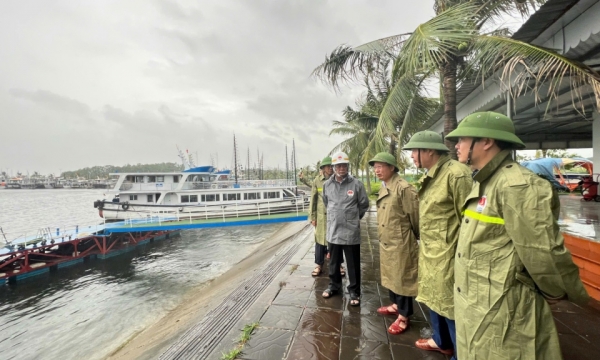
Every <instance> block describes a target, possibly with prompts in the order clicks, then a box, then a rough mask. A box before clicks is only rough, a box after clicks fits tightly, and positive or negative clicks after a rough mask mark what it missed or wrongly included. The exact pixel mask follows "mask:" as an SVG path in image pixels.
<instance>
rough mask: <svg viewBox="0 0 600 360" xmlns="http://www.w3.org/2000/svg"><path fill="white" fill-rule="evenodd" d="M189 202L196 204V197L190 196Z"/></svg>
mask: <svg viewBox="0 0 600 360" xmlns="http://www.w3.org/2000/svg"><path fill="white" fill-rule="evenodd" d="M190 202H198V195H190Z"/></svg>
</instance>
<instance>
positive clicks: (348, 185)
mask: <svg viewBox="0 0 600 360" xmlns="http://www.w3.org/2000/svg"><path fill="white" fill-rule="evenodd" d="M323 202H324V203H325V206H326V207H327V241H328V242H330V243H332V244H336V245H358V244H360V219H362V217H363V216H364V215H365V213H366V212H367V210H368V209H369V198H368V197H367V192H366V190H365V187H364V186H363V184H362V183H361V182H360V181H358V180H356V179H355V178H354V177H352V175H347V176H346V177H345V178H344V180H342V182H341V183H339V182H337V181H336V180H335V175H333V176H331V177H330V178H329V180H327V181H325V184H324V185H323Z"/></svg>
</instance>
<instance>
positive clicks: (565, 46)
mask: <svg viewBox="0 0 600 360" xmlns="http://www.w3.org/2000/svg"><path fill="white" fill-rule="evenodd" d="M598 19H600V0H549V1H548V2H547V3H546V4H544V5H543V6H542V7H541V8H540V9H539V10H538V11H537V12H536V13H535V14H533V15H532V16H531V18H530V19H529V20H528V21H527V22H526V23H525V24H524V25H523V26H522V27H521V29H519V31H517V32H516V33H515V34H514V36H513V38H517V39H519V40H522V41H528V42H532V43H534V44H536V45H541V46H544V47H548V48H553V49H557V50H558V51H560V52H561V53H563V54H565V55H566V56H568V57H570V58H573V59H576V60H578V61H581V62H584V63H585V64H587V65H588V66H590V67H592V68H593V69H595V70H599V69H600V21H599V20H598ZM547 90H548V87H547V86H546V87H545V88H544V87H542V88H541V89H540V91H539V92H538V93H537V95H535V96H534V95H533V94H527V95H525V96H521V97H519V98H517V99H516V100H515V101H514V104H511V106H512V109H513V111H512V112H511V113H512V116H511V117H512V119H513V121H514V122H515V128H516V131H517V135H518V136H519V137H520V138H521V139H522V140H523V142H525V144H526V145H527V148H529V149H550V148H588V147H592V118H593V113H594V112H595V111H597V110H596V106H595V104H596V103H595V98H594V94H593V92H592V90H591V88H590V87H589V86H583V87H580V88H578V89H577V92H578V93H580V94H583V95H582V96H580V97H578V96H575V94H573V93H572V91H571V88H570V84H569V83H568V81H563V83H562V84H560V85H559V86H558V96H557V97H555V98H552V99H550V98H549V97H548V96H547V94H548V91H547ZM508 103H512V100H511V99H508V96H507V94H506V93H505V92H503V91H502V87H501V86H500V82H499V80H498V77H497V76H496V77H493V78H490V79H488V80H486V81H485V83H482V82H481V81H478V82H471V83H467V84H463V85H462V86H461V87H460V88H459V89H458V90H457V119H458V120H459V121H460V120H462V119H463V118H465V117H466V116H467V115H469V114H472V113H474V112H477V111H496V112H499V113H503V114H508V111H507V109H508V105H507V104H508ZM431 120H432V122H433V125H432V126H431V127H430V129H431V130H433V131H436V132H440V133H441V132H443V121H444V116H443V109H440V110H439V111H438V112H436V113H435V114H434V115H433V117H432V119H431Z"/></svg>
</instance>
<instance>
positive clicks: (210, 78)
mask: <svg viewBox="0 0 600 360" xmlns="http://www.w3.org/2000/svg"><path fill="white" fill-rule="evenodd" d="M431 14H432V10H431V4H430V3H429V2H415V1H404V2H402V1H393V0H384V1H379V2H372V1H368V0H352V1H347V0H329V1H322V0H305V1H278V0H256V1H239V0H220V1H216V0H215V1H208V0H207V1H202V2H201V3H194V2H187V1H175V0H151V1H147V0H131V1H128V2H90V3H86V6H85V7H83V6H79V5H78V4H77V3H75V2H72V1H66V0H63V1H54V2H48V1H42V0H25V1H18V2H0V43H2V46H1V47H0V58H2V67H0V119H2V120H1V121H2V125H1V128H2V131H0V144H2V147H3V151H1V152H0V168H11V169H14V168H21V169H25V168H29V169H35V170H37V171H41V172H58V169H62V170H68V169H74V168H78V167H84V166H91V165H104V164H113V165H118V164H125V163H138V162H141V163H149V162H161V161H177V158H176V153H175V145H179V146H180V147H181V148H188V149H189V150H190V151H191V152H193V153H195V152H196V151H198V157H199V161H200V162H203V163H207V162H208V161H210V153H213V154H214V153H217V152H218V153H219V163H220V165H221V166H230V165H231V162H232V158H233V153H232V147H233V146H232V138H233V133H234V132H235V134H236V138H237V139H238V147H239V149H240V152H241V153H242V152H243V153H245V151H247V148H248V147H249V148H250V149H251V151H250V155H251V159H254V158H255V157H256V155H255V154H256V148H260V151H261V152H264V156H265V163H266V165H267V166H277V165H280V166H283V164H284V163H285V159H284V155H283V154H284V151H285V145H286V144H287V145H289V146H291V142H292V139H295V141H296V148H297V151H298V155H299V156H298V159H299V160H300V161H306V162H314V161H317V160H318V159H320V158H322V157H323V156H324V155H325V154H326V153H328V152H329V151H330V150H331V148H333V146H334V145H335V144H336V143H337V142H339V141H340V140H341V139H340V138H337V137H329V131H330V129H331V121H332V120H335V119H338V120H339V119H341V110H342V109H343V108H344V107H345V106H346V105H353V104H354V102H355V99H356V98H357V96H358V94H359V93H360V92H361V91H362V90H361V89H359V88H347V89H344V91H343V92H342V93H341V94H336V93H334V92H333V91H331V89H328V88H326V87H325V86H324V85H322V84H321V83H319V82H317V81H315V80H314V79H312V78H310V73H311V71H312V69H314V68H315V67H316V66H318V65H319V64H320V63H321V62H322V61H323V59H324V57H325V55H326V54H327V53H329V52H330V51H331V50H332V49H333V48H335V47H336V46H338V45H340V44H342V43H347V44H351V45H358V44H362V43H364V42H367V41H370V40H373V39H377V38H381V37H384V36H387V35H393V34H398V33H402V32H405V31H410V30H412V29H414V28H415V27H416V26H417V25H418V23H420V22H423V21H425V20H426V19H427V18H428V17H429V16H430V15H431ZM23 149H26V150H23ZM8 154H10V156H9V155H8ZM251 161H252V160H251Z"/></svg>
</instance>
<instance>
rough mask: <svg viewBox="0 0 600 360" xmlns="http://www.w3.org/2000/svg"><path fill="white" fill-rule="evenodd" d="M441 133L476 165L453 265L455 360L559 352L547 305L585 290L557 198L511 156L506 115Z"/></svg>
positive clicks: (582, 295) (478, 117) (517, 145)
mask: <svg viewBox="0 0 600 360" xmlns="http://www.w3.org/2000/svg"><path fill="white" fill-rule="evenodd" d="M446 137H447V138H449V139H456V140H458V142H457V144H456V149H457V155H458V159H459V161H460V162H462V163H464V164H467V165H470V166H471V169H472V170H473V171H474V173H473V174H474V175H473V180H474V182H473V187H472V189H471V192H470V193H469V195H468V196H467V200H466V201H465V204H464V206H463V211H464V217H463V221H462V224H461V227H460V235H459V237H458V245H457V248H456V257H455V263H454V279H455V284H454V314H455V316H456V340H457V351H458V353H457V355H458V358H459V359H460V360H469V359H472V360H477V359H544V360H546V359H561V358H562V356H561V351H560V345H559V341H558V333H557V331H556V326H555V325H554V319H553V317H552V311H551V310H550V306H549V305H548V302H554V301H559V300H562V299H568V300H570V301H573V302H577V303H580V304H585V303H586V302H587V301H588V300H589V297H588V294H587V292H586V291H585V288H584V287H583V284H582V282H581V279H580V278H579V268H578V267H577V265H575V264H574V263H573V259H572V258H571V253H570V252H569V250H567V249H566V248H565V246H564V240H563V237H562V235H561V233H560V230H559V227H558V223H557V219H558V210H559V208H560V203H559V200H558V195H557V194H556V192H555V191H554V190H553V189H552V185H551V184H550V182H549V181H547V180H545V179H543V178H541V177H539V176H538V175H536V174H534V173H533V172H531V171H529V170H528V169H526V168H524V167H522V166H521V165H519V164H518V163H517V162H515V161H514V160H513V159H512V151H513V150H514V149H523V148H525V144H523V142H522V141H521V139H519V138H518V137H517V136H516V135H515V127H514V125H513V122H512V120H511V119H509V118H508V117H506V116H504V115H502V114H498V113H494V112H481V113H474V114H471V115H469V116H467V117H466V118H464V119H463V120H462V121H461V122H460V123H459V124H458V127H457V128H456V129H455V130H454V131H452V132H451V133H449V134H448V135H447V136H446Z"/></svg>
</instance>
